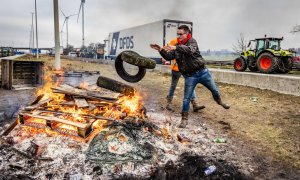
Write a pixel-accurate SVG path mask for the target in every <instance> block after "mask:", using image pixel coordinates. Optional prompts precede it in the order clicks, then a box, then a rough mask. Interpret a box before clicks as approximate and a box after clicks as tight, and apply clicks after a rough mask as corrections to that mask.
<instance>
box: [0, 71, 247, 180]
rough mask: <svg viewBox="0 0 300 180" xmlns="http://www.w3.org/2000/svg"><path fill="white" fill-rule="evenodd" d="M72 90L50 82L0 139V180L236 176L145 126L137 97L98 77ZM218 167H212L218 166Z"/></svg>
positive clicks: (183, 142)
mask: <svg viewBox="0 0 300 180" xmlns="http://www.w3.org/2000/svg"><path fill="white" fill-rule="evenodd" d="M97 85H98V86H96V85H88V84H84V83H83V84H81V85H80V86H79V87H73V86H70V85H67V84H55V83H53V82H51V81H49V82H48V83H46V84H45V86H44V87H43V88H42V89H39V90H38V91H37V93H36V99H35V101H33V102H32V103H31V104H30V105H28V106H26V107H24V108H23V109H22V110H21V111H20V114H19V117H18V119H16V120H15V121H14V122H13V123H12V124H11V125H10V126H8V127H6V130H5V131H4V132H3V133H2V137H1V139H0V140H1V141H0V142H1V143H0V174H1V175H0V178H1V179H182V178H183V177H187V178H188V179H190V178H192V179H193V178H196V179H197V178H200V177H207V176H206V175H205V169H206V168H207V167H208V166H209V165H210V164H215V165H216V166H217V168H218V172H215V173H214V175H213V176H210V177H215V178H220V177H221V178H222V177H242V175H241V174H240V173H239V172H238V171H237V169H236V168H232V167H228V168H227V167H226V168H224V167H225V166H224V165H221V164H220V163H219V162H215V161H214V160H211V159H207V158H205V157H201V156H198V155H197V154H195V153H194V152H191V151H190V147H189V145H188V144H189V143H191V142H194V141H195V140H194V139H190V138H188V137H185V136H184V135H182V134H180V133H179V131H178V129H177V128H176V127H175V126H174V125H172V124H171V123H167V124H166V125H164V126H161V127H159V126H157V125H155V124H153V123H152V122H151V121H149V118H148V117H147V114H146V108H145V107H144V106H143V103H142V97H141V96H139V95H138V93H137V92H136V90H135V89H134V88H132V87H130V86H128V85H126V84H123V83H120V82H117V81H114V80H111V79H109V78H105V77H101V76H100V77H99V78H98V81H97ZM218 164H219V165H218Z"/></svg>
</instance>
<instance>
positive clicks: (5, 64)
mask: <svg viewBox="0 0 300 180" xmlns="http://www.w3.org/2000/svg"><path fill="white" fill-rule="evenodd" d="M43 66H44V62H43V61H36V60H35V61H30V60H16V59H2V60H1V81H2V87H3V88H5V89H13V86H14V85H27V86H39V85H42V84H43V82H44V80H43V76H44V70H43Z"/></svg>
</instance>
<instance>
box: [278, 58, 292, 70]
mask: <svg viewBox="0 0 300 180" xmlns="http://www.w3.org/2000/svg"><path fill="white" fill-rule="evenodd" d="M292 68H293V60H292V58H291V57H283V58H281V59H279V68H278V70H277V72H278V73H288V72H290V71H291V70H292Z"/></svg>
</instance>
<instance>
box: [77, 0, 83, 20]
mask: <svg viewBox="0 0 300 180" xmlns="http://www.w3.org/2000/svg"><path fill="white" fill-rule="evenodd" d="M81 6H82V3H80V6H79V11H78V16H77V23H78V19H79V15H80V10H81Z"/></svg>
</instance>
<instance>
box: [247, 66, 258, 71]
mask: <svg viewBox="0 0 300 180" xmlns="http://www.w3.org/2000/svg"><path fill="white" fill-rule="evenodd" d="M248 68H249V70H250V71H252V72H257V71H258V68H257V66H254V67H253V66H248Z"/></svg>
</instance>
